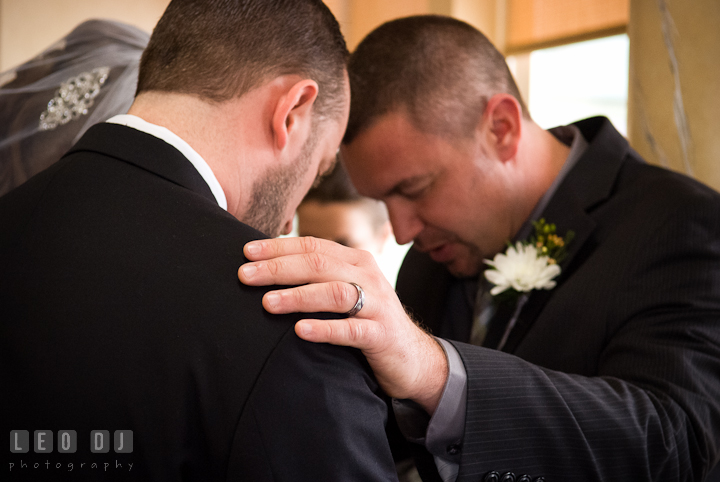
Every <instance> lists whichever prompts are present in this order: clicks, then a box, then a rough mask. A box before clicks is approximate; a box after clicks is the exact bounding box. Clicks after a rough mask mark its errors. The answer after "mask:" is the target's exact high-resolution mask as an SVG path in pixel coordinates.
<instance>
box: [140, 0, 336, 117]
mask: <svg viewBox="0 0 720 482" xmlns="http://www.w3.org/2000/svg"><path fill="white" fill-rule="evenodd" d="M348 55H349V54H348V50H347V47H346V45H345V40H344V38H343V36H342V34H341V33H340V27H339V26H338V23H337V20H335V17H334V16H333V14H332V13H331V12H330V10H329V9H328V8H327V7H326V6H325V4H324V3H323V2H322V1H320V0H172V1H171V2H170V4H169V6H168V7H167V9H166V10H165V13H164V14H163V16H162V18H160V21H159V22H158V24H157V26H156V27H155V29H154V30H153V33H152V36H151V38H150V43H149V44H148V46H147V48H146V50H145V52H144V53H143V57H142V60H141V63H140V72H139V78H138V86H137V93H136V95H138V94H140V93H142V92H147V91H162V92H175V93H182V94H191V95H196V96H199V97H200V98H202V99H205V100H208V101H212V102H223V101H226V100H230V99H233V98H238V97H241V96H242V95H243V94H245V93H247V92H249V91H250V90H252V89H253V88H255V87H258V86H260V85H262V84H263V83H265V82H268V81H270V80H272V79H273V78H276V77H278V76H281V75H291V74H297V75H301V76H303V77H306V78H310V79H313V80H315V81H316V82H317V84H318V87H319V93H318V97H317V99H316V101H315V110H314V112H315V113H316V114H318V115H320V116H322V117H335V116H336V115H338V114H339V113H340V112H341V109H342V105H343V99H344V96H345V93H344V78H345V67H346V64H347V59H348Z"/></svg>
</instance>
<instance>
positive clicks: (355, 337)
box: [349, 320, 365, 342]
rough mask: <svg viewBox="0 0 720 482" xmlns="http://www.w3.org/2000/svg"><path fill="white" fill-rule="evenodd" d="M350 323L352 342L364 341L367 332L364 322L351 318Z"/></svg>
mask: <svg viewBox="0 0 720 482" xmlns="http://www.w3.org/2000/svg"><path fill="white" fill-rule="evenodd" d="M349 325H350V333H349V335H350V340H351V341H352V342H358V341H362V340H363V337H364V334H365V328H364V325H363V323H362V322H360V321H358V320H350V321H349Z"/></svg>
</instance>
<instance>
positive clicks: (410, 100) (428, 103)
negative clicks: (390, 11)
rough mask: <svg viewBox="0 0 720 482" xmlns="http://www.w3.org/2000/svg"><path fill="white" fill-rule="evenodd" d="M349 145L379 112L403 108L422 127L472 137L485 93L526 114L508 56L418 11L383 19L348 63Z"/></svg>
mask: <svg viewBox="0 0 720 482" xmlns="http://www.w3.org/2000/svg"><path fill="white" fill-rule="evenodd" d="M348 73H349V75H350V91H351V101H350V119H349V122H348V127H347V130H346V131H345V137H344V139H343V142H344V143H346V144H347V143H350V142H352V140H353V139H354V138H355V137H356V136H357V135H358V134H359V133H361V132H362V131H363V130H365V129H367V128H368V127H370V125H371V124H372V123H373V122H374V121H376V120H377V119H378V118H379V117H381V116H382V115H384V114H387V113H390V112H397V111H400V112H403V113H405V114H407V115H408V116H409V120H410V121H411V122H413V124H414V125H415V127H417V128H418V129H419V130H421V131H424V132H431V133H434V134H438V135H447V136H462V137H468V136H472V135H473V132H474V130H475V128H476V126H477V123H478V122H479V120H480V118H481V116H482V114H483V111H484V110H485V107H486V106H487V102H488V100H489V98H490V97H492V96H493V95H495V94H498V93H507V94H510V95H512V96H513V97H515V98H516V99H517V101H518V102H519V104H520V106H521V109H522V111H523V116H525V117H529V116H528V113H527V108H526V107H525V104H524V103H523V101H522V97H521V96H520V92H519V90H518V88H517V85H516V84H515V81H514V80H513V78H512V74H511V73H510V70H509V69H508V67H507V63H506V62H505V58H504V57H503V55H502V54H501V53H500V52H498V50H497V49H496V48H495V47H494V46H493V45H492V43H491V42H490V41H489V40H488V39H487V37H485V36H484V35H483V34H482V33H480V32H479V31H478V30H477V29H475V28H474V27H472V26H471V25H469V24H467V23H465V22H462V21H460V20H456V19H453V18H450V17H443V16H438V15H421V16H414V17H406V18H401V19H397V20H393V21H390V22H387V23H385V24H383V25H381V26H380V27H378V28H377V29H376V30H374V31H373V32H371V33H370V34H369V35H368V36H367V37H365V39H364V40H363V41H362V42H361V43H360V44H359V45H358V47H357V49H356V50H355V51H354V52H353V54H352V55H351V56H350V61H349V63H348Z"/></svg>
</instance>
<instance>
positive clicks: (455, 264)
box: [445, 260, 481, 278]
mask: <svg viewBox="0 0 720 482" xmlns="http://www.w3.org/2000/svg"><path fill="white" fill-rule="evenodd" d="M445 266H446V267H447V269H448V271H450V274H452V275H453V276H455V277H456V278H475V277H477V276H478V274H480V269H481V268H480V267H479V266H478V265H477V264H476V263H469V262H467V261H465V262H463V261H461V260H456V261H452V262H450V263H448V264H446V265H445Z"/></svg>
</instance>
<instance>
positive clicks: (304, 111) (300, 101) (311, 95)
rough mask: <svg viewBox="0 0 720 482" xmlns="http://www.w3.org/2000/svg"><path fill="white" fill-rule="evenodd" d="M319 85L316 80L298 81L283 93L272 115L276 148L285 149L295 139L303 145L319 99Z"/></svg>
mask: <svg viewBox="0 0 720 482" xmlns="http://www.w3.org/2000/svg"><path fill="white" fill-rule="evenodd" d="M317 95H318V85H317V83H316V82H315V81H314V80H310V79H304V80H301V81H299V82H296V83H295V84H293V85H292V86H290V88H289V89H288V90H287V91H286V92H285V93H284V94H283V95H281V96H280V97H279V98H278V100H277V103H276V105H275V110H274V112H273V117H272V131H273V140H274V144H275V146H274V147H275V148H276V149H278V150H283V149H285V147H286V146H287V145H288V143H290V142H291V141H292V140H293V139H297V140H298V142H299V143H300V144H299V146H302V145H303V144H304V142H305V140H304V139H307V136H308V135H309V134H310V129H311V127H312V108H313V104H314V103H315V99H317Z"/></svg>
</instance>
